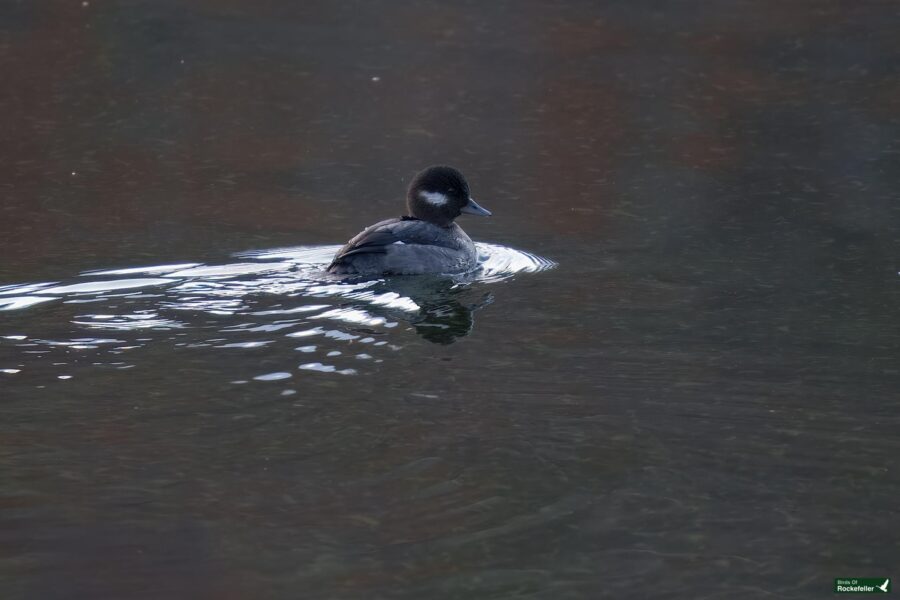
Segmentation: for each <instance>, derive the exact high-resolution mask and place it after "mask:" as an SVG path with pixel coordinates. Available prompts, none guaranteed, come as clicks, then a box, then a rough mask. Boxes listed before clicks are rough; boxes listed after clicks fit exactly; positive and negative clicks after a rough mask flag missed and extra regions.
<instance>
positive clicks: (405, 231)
mask: <svg viewBox="0 0 900 600" xmlns="http://www.w3.org/2000/svg"><path fill="white" fill-rule="evenodd" d="M441 242H442V236H441V235H439V229H438V228H437V227H435V226H433V225H429V226H428V227H424V226H423V222H422V221H419V220H415V219H387V220H386V221H381V222H380V223H375V224H374V225H372V226H370V227H366V228H365V229H364V230H363V231H362V232H360V233H359V234H357V235H356V237H354V238H353V239H352V240H350V241H349V242H347V244H346V245H345V246H344V247H343V248H341V249H340V250H338V253H337V254H336V255H335V257H334V260H333V261H331V265H329V268H331V267H332V266H334V265H336V264H338V263H340V262H341V261H342V260H343V259H345V258H347V257H348V256H353V255H354V254H372V253H375V254H384V253H385V252H387V249H388V247H389V246H390V245H392V244H396V243H402V244H424V245H431V246H434V245H439V246H443V245H444V244H443V243H441Z"/></svg>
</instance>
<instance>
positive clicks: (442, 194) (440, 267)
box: [328, 166, 491, 275]
mask: <svg viewBox="0 0 900 600" xmlns="http://www.w3.org/2000/svg"><path fill="white" fill-rule="evenodd" d="M406 209H407V211H409V215H408V216H403V217H399V218H396V219H387V220H386V221H381V222H379V223H375V224H374V225H371V226H369V227H366V228H365V229H364V230H363V231H362V232H360V233H359V234H358V235H357V236H356V237H354V238H353V239H351V240H350V241H349V242H347V245H346V246H344V247H343V248H341V249H340V250H338V253H337V254H336V255H335V257H334V260H332V261H331V264H330V265H328V272H329V273H335V274H339V275H344V274H357V275H381V274H384V275H420V274H424V273H464V272H466V271H471V270H472V269H474V268H475V267H476V266H477V265H478V253H477V252H476V250H475V244H474V243H472V240H471V239H470V238H469V236H467V235H466V232H465V231H463V230H462V228H461V227H460V226H459V225H457V224H456V223H454V222H453V220H454V219H455V218H456V217H458V216H459V215H460V214H461V213H466V214H469V215H481V216H490V215H491V212H490V211H489V210H486V209H484V208H482V207H480V206H478V203H477V202H475V200H473V199H472V197H471V196H470V195H469V184H468V183H466V180H465V178H464V177H463V176H462V173H460V172H459V171H457V170H456V169H454V168H453V167H440V166H439V167H428V168H427V169H425V170H424V171H422V172H420V173H419V174H418V175H416V176H415V178H414V179H413V180H412V183H410V184H409V190H408V191H407V193H406Z"/></svg>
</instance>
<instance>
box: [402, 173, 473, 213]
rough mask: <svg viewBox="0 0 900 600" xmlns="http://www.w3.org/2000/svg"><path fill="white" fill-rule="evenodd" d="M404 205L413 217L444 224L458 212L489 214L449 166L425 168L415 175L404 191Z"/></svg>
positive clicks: (462, 179)
mask: <svg viewBox="0 0 900 600" xmlns="http://www.w3.org/2000/svg"><path fill="white" fill-rule="evenodd" d="M406 208H407V209H408V210H409V214H410V215H411V216H413V217H415V218H417V219H421V220H423V221H428V222H429V223H434V224H435V225H438V226H440V227H448V226H449V225H450V224H451V223H453V219H455V218H456V217H458V216H459V215H460V214H462V213H466V214H469V215H480V216H483V217H489V216H490V215H491V211H489V210H486V209H484V208H481V207H480V206H478V203H477V202H475V200H473V199H472V196H470V195H469V184H468V183H466V179H465V177H463V176H462V173H460V172H459V171H457V170H456V169H454V168H453V167H441V166H437V167H428V168H427V169H425V170H424V171H422V172H420V173H419V174H418V175H416V176H415V177H414V178H413V180H412V183H410V184H409V191H407V193H406Z"/></svg>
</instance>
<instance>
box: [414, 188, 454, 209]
mask: <svg viewBox="0 0 900 600" xmlns="http://www.w3.org/2000/svg"><path fill="white" fill-rule="evenodd" d="M419 198H421V199H422V200H424V201H425V202H427V203H428V204H433V205H434V206H443V205H445V204H447V203H448V202H450V198H448V197H447V196H445V195H444V194H442V193H440V192H425V191H422V192H419Z"/></svg>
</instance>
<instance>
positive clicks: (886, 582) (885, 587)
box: [875, 579, 891, 593]
mask: <svg viewBox="0 0 900 600" xmlns="http://www.w3.org/2000/svg"><path fill="white" fill-rule="evenodd" d="M889 585H891V580H890V579H885V580H884V583H882V584H881V585H877V586H875V587H877V588H878V589H879V590H881V591H882V592H884V593H887V591H888V586H889Z"/></svg>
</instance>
